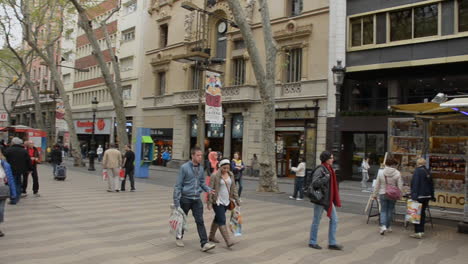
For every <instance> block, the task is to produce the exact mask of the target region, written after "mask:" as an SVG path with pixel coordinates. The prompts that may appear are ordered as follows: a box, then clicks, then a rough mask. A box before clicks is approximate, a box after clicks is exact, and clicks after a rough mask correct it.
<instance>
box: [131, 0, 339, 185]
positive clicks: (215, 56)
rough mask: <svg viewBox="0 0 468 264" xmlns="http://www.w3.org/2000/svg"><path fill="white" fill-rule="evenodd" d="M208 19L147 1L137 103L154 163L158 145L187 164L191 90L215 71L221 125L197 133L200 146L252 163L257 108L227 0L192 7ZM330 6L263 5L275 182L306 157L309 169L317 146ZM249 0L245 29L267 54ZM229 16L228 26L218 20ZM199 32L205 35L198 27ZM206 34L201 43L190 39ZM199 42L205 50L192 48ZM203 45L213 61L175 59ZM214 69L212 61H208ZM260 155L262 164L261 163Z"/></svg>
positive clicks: (193, 117) (290, 0)
mask: <svg viewBox="0 0 468 264" xmlns="http://www.w3.org/2000/svg"><path fill="white" fill-rule="evenodd" d="M190 2H191V4H194V5H195V6H197V7H199V8H200V9H204V10H206V11H207V12H209V15H208V17H207V22H203V23H206V24H202V25H200V23H202V22H200V20H199V19H197V18H198V17H199V16H198V15H199V13H200V12H197V11H190V10H187V9H186V8H183V7H182V5H184V3H186V2H185V1H177V0H171V1H166V0H164V1H152V6H151V7H150V8H149V10H148V12H149V13H150V14H151V20H150V21H149V24H148V28H151V29H152V30H151V31H148V32H149V33H148V34H145V35H144V43H145V46H144V47H145V52H146V57H145V64H144V72H143V86H142V90H141V97H140V98H139V103H140V104H141V107H142V119H141V123H139V124H137V125H138V126H141V127H145V128H151V131H152V135H151V136H152V137H153V140H154V141H155V142H156V144H157V145H160V147H159V149H158V147H157V149H156V151H155V156H154V159H155V163H157V162H158V160H159V159H160V157H159V156H158V153H157V152H158V151H161V150H162V149H163V148H170V149H171V150H172V154H173V159H174V161H175V162H176V161H184V160H187V159H189V158H190V154H189V151H190V148H191V147H192V146H194V145H195V144H196V135H197V129H199V128H198V127H197V106H198V89H199V87H201V86H202V85H204V84H205V82H206V80H205V79H206V78H207V75H209V74H210V72H215V73H218V74H220V80H221V83H222V89H221V91H222V92H221V93H222V107H223V117H224V121H223V124H222V125H209V124H207V125H206V126H205V127H204V128H201V129H202V130H204V134H205V141H204V147H205V149H208V148H211V149H212V150H213V151H220V152H222V153H223V156H225V157H232V155H233V153H234V152H240V153H241V156H242V158H243V160H244V161H245V162H246V163H247V164H249V162H248V161H249V160H250V159H251V158H252V157H253V155H254V154H257V156H260V152H261V137H262V122H263V120H262V116H263V114H262V107H261V103H260V94H259V91H258V88H257V84H256V80H255V76H254V73H253V69H252V66H251V63H250V60H249V54H248V52H247V50H246V48H245V43H244V40H243V38H242V35H241V34H240V31H239V30H238V29H237V28H235V27H232V26H231V25H230V24H229V23H227V22H229V21H234V19H233V17H232V14H231V13H230V11H229V7H228V4H227V2H226V1H207V2H205V1H203V0H194V1H190ZM328 2H329V1H299V0H285V1H269V7H270V16H271V25H272V30H273V34H274V38H275V40H276V42H277V44H278V50H279V52H278V57H277V68H276V71H277V74H276V80H275V82H276V88H275V98H276V105H275V108H276V113H275V114H276V156H277V164H276V166H277V173H278V175H279V176H292V173H290V167H291V166H295V165H297V162H298V158H299V157H300V156H304V157H305V159H306V162H307V166H308V167H313V166H315V164H316V163H317V158H318V154H319V153H320V152H321V151H322V150H324V149H325V146H326V134H327V128H326V127H327V125H326V124H327V117H328V108H327V107H328V106H327V105H328V103H329V102H328V101H327V98H328V95H329V92H330V91H329V89H328V88H329V86H328V78H329V71H330V69H329V63H328V42H329V35H328V29H329V5H328ZM255 3H256V1H241V4H242V6H243V7H244V8H245V11H246V14H247V18H248V20H249V23H250V24H251V27H252V30H253V34H254V37H255V40H256V41H257V48H258V49H259V51H260V53H261V54H262V56H264V54H265V50H264V46H263V40H262V25H261V16H260V13H259V12H258V6H255ZM226 19H227V20H226ZM203 29H205V30H203ZM198 34H205V35H203V36H206V38H202V39H201V40H200V39H199V38H197V35H198ZM200 42H202V43H203V45H204V46H203V47H200V46H199V43H200ZM197 48H202V51H204V53H205V54H208V56H209V59H207V61H209V62H212V63H209V65H208V66H207V67H206V68H203V69H200V67H197V64H196V63H193V62H189V61H185V63H181V62H180V61H176V60H174V58H177V57H180V56H181V55H183V54H190V53H191V52H193V51H197ZM213 62H216V63H213ZM260 158H261V157H260Z"/></svg>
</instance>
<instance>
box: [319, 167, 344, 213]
mask: <svg viewBox="0 0 468 264" xmlns="http://www.w3.org/2000/svg"><path fill="white" fill-rule="evenodd" d="M322 165H323V166H324V167H325V168H327V170H328V171H329V172H330V206H329V207H328V210H327V216H328V218H331V213H332V209H333V205H335V206H336V207H341V200H340V193H339V190H338V181H337V180H336V174H335V170H334V169H333V168H332V166H330V165H328V164H327V163H325V162H324V163H322Z"/></svg>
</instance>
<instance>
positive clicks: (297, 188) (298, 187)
mask: <svg viewBox="0 0 468 264" xmlns="http://www.w3.org/2000/svg"><path fill="white" fill-rule="evenodd" d="M297 193H299V198H301V199H304V177H297V176H296V179H295V180H294V192H293V197H294V198H297Z"/></svg>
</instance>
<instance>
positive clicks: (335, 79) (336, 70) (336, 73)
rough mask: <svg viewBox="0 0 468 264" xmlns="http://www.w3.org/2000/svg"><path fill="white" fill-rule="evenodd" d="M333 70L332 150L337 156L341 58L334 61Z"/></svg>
mask: <svg viewBox="0 0 468 264" xmlns="http://www.w3.org/2000/svg"><path fill="white" fill-rule="evenodd" d="M331 70H332V72H333V84H334V85H335V86H336V93H335V97H336V108H335V109H336V110H335V122H334V123H335V124H334V129H333V132H334V142H333V152H335V153H336V155H335V157H339V153H340V151H341V135H340V132H339V119H340V103H341V86H342V85H343V81H344V77H345V71H346V68H345V67H343V66H342V65H341V60H338V61H336V65H335V66H333V68H332V69H331Z"/></svg>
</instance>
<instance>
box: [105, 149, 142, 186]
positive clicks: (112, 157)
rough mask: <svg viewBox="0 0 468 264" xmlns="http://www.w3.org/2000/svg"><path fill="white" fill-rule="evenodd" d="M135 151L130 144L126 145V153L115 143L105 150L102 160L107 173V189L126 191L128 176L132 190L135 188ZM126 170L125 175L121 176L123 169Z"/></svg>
mask: <svg viewBox="0 0 468 264" xmlns="http://www.w3.org/2000/svg"><path fill="white" fill-rule="evenodd" d="M134 162H135V153H134V152H133V151H132V147H131V146H130V145H125V154H124V155H123V156H122V153H121V152H120V151H119V150H118V149H117V148H116V145H115V144H110V145H109V149H107V150H106V151H105V152H104V155H103V160H102V168H103V170H104V173H105V175H107V187H108V188H107V191H108V192H120V191H122V192H123V191H125V190H126V189H125V182H126V180H127V177H128V178H129V181H130V191H131V192H134V191H135V190H136V189H135V177H134V172H135V165H134ZM122 169H123V170H124V171H125V172H124V177H123V178H121V177H120V173H121V170H122Z"/></svg>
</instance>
